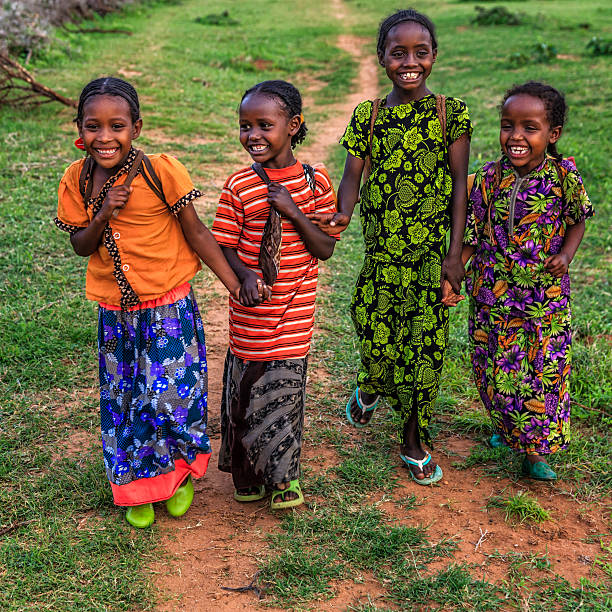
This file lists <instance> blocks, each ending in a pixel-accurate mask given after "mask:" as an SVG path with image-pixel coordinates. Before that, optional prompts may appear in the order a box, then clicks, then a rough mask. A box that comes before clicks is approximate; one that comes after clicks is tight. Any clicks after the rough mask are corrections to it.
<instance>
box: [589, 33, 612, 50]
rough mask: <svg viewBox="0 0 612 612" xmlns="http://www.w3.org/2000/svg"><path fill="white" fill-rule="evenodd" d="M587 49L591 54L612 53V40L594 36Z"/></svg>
mask: <svg viewBox="0 0 612 612" xmlns="http://www.w3.org/2000/svg"><path fill="white" fill-rule="evenodd" d="M586 50H587V51H588V52H589V53H590V54H591V55H612V40H604V39H603V38H599V37H598V36H593V38H591V40H589V42H588V43H587V46H586Z"/></svg>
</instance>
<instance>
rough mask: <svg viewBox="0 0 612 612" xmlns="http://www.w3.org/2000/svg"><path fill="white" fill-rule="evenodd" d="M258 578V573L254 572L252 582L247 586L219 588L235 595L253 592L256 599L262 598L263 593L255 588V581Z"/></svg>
mask: <svg viewBox="0 0 612 612" xmlns="http://www.w3.org/2000/svg"><path fill="white" fill-rule="evenodd" d="M258 578H259V572H255V575H254V576H253V580H251V582H250V583H249V584H247V585H246V586H243V587H226V586H222V587H221V588H222V589H223V590H224V591H235V592H236V593H245V592H246V591H253V593H255V595H257V599H262V598H263V591H262V590H261V589H260V588H259V587H258V586H257V579H258Z"/></svg>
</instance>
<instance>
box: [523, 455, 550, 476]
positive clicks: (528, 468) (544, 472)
mask: <svg viewBox="0 0 612 612" xmlns="http://www.w3.org/2000/svg"><path fill="white" fill-rule="evenodd" d="M521 472H522V473H523V476H525V478H533V480H544V481H546V480H547V481H553V480H557V474H556V473H555V472H554V471H553V469H552V468H551V467H550V465H548V463H546V462H545V461H537V462H536V463H531V461H529V459H527V457H525V458H524V459H523V465H522V466H521Z"/></svg>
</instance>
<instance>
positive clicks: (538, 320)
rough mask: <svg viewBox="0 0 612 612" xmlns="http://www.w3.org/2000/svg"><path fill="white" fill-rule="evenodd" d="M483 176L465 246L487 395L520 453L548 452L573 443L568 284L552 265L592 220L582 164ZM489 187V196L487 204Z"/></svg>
mask: <svg viewBox="0 0 612 612" xmlns="http://www.w3.org/2000/svg"><path fill="white" fill-rule="evenodd" d="M496 163H497V162H488V163H487V164H485V165H484V166H483V167H482V168H481V169H480V170H479V171H478V172H477V173H476V177H475V180H474V186H473V188H472V191H471V193H470V198H469V202H468V214H467V227H466V231H465V238H464V243H465V244H468V245H471V246H474V247H476V251H475V253H474V256H473V258H472V261H471V264H470V270H469V272H470V274H469V275H468V280H467V289H468V295H469V296H470V315H469V323H468V331H469V335H470V343H471V349H472V366H473V373H474V379H475V382H476V386H477V388H478V391H479V393H480V397H481V398H482V401H483V403H484V405H485V406H486V408H487V410H488V411H489V413H490V414H491V418H492V420H493V424H494V427H495V429H496V431H497V432H498V433H499V434H500V435H501V436H502V439H503V440H504V441H505V442H506V444H507V445H508V446H510V447H511V448H512V449H514V450H515V451H518V452H521V453H527V454H542V455H545V454H550V453H554V452H557V451H558V450H561V449H564V448H566V447H567V445H568V444H569V441H570V394H569V385H568V381H569V374H570V368H571V339H572V336H571V311H570V279H569V275H568V274H565V275H564V276H562V277H560V278H556V277H553V276H552V275H551V274H550V273H548V272H547V270H546V269H545V267H544V261H545V260H546V258H547V257H550V256H551V255H555V254H556V253H559V251H560V250H561V246H562V244H563V237H564V235H565V231H566V229H567V227H568V226H569V225H573V224H575V223H579V222H581V221H583V220H584V219H586V218H588V217H590V216H592V215H593V209H592V206H591V203H590V201H589V198H588V196H587V194H586V191H585V189H584V186H583V184H582V178H581V177H580V174H579V173H578V172H577V170H576V168H575V166H574V165H573V164H572V163H571V162H570V161H568V160H563V161H561V162H559V163H558V165H557V164H555V163H554V162H553V160H552V159H546V160H544V161H543V162H542V164H540V165H539V166H538V167H537V168H535V169H534V170H533V171H532V172H530V173H529V174H527V175H526V176H524V177H519V176H518V175H517V174H516V172H515V170H514V168H513V166H512V165H511V163H510V162H509V160H508V159H507V158H506V157H505V156H504V157H502V158H501V160H500V162H499V166H498V176H497V178H496V177H495V174H496ZM483 189H484V190H485V198H483Z"/></svg>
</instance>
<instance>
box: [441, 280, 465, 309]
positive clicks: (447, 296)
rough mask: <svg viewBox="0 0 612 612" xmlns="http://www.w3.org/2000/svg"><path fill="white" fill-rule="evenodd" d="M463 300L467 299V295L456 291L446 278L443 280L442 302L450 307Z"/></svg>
mask: <svg viewBox="0 0 612 612" xmlns="http://www.w3.org/2000/svg"><path fill="white" fill-rule="evenodd" d="M462 300H465V296H463V295H461V294H459V293H455V292H454V291H453V288H452V286H451V284H450V283H449V282H448V281H447V280H446V279H444V280H443V281H442V303H443V304H444V305H445V306H448V307H449V308H453V307H454V306H456V305H457V304H458V303H459V302H461V301H462Z"/></svg>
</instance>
